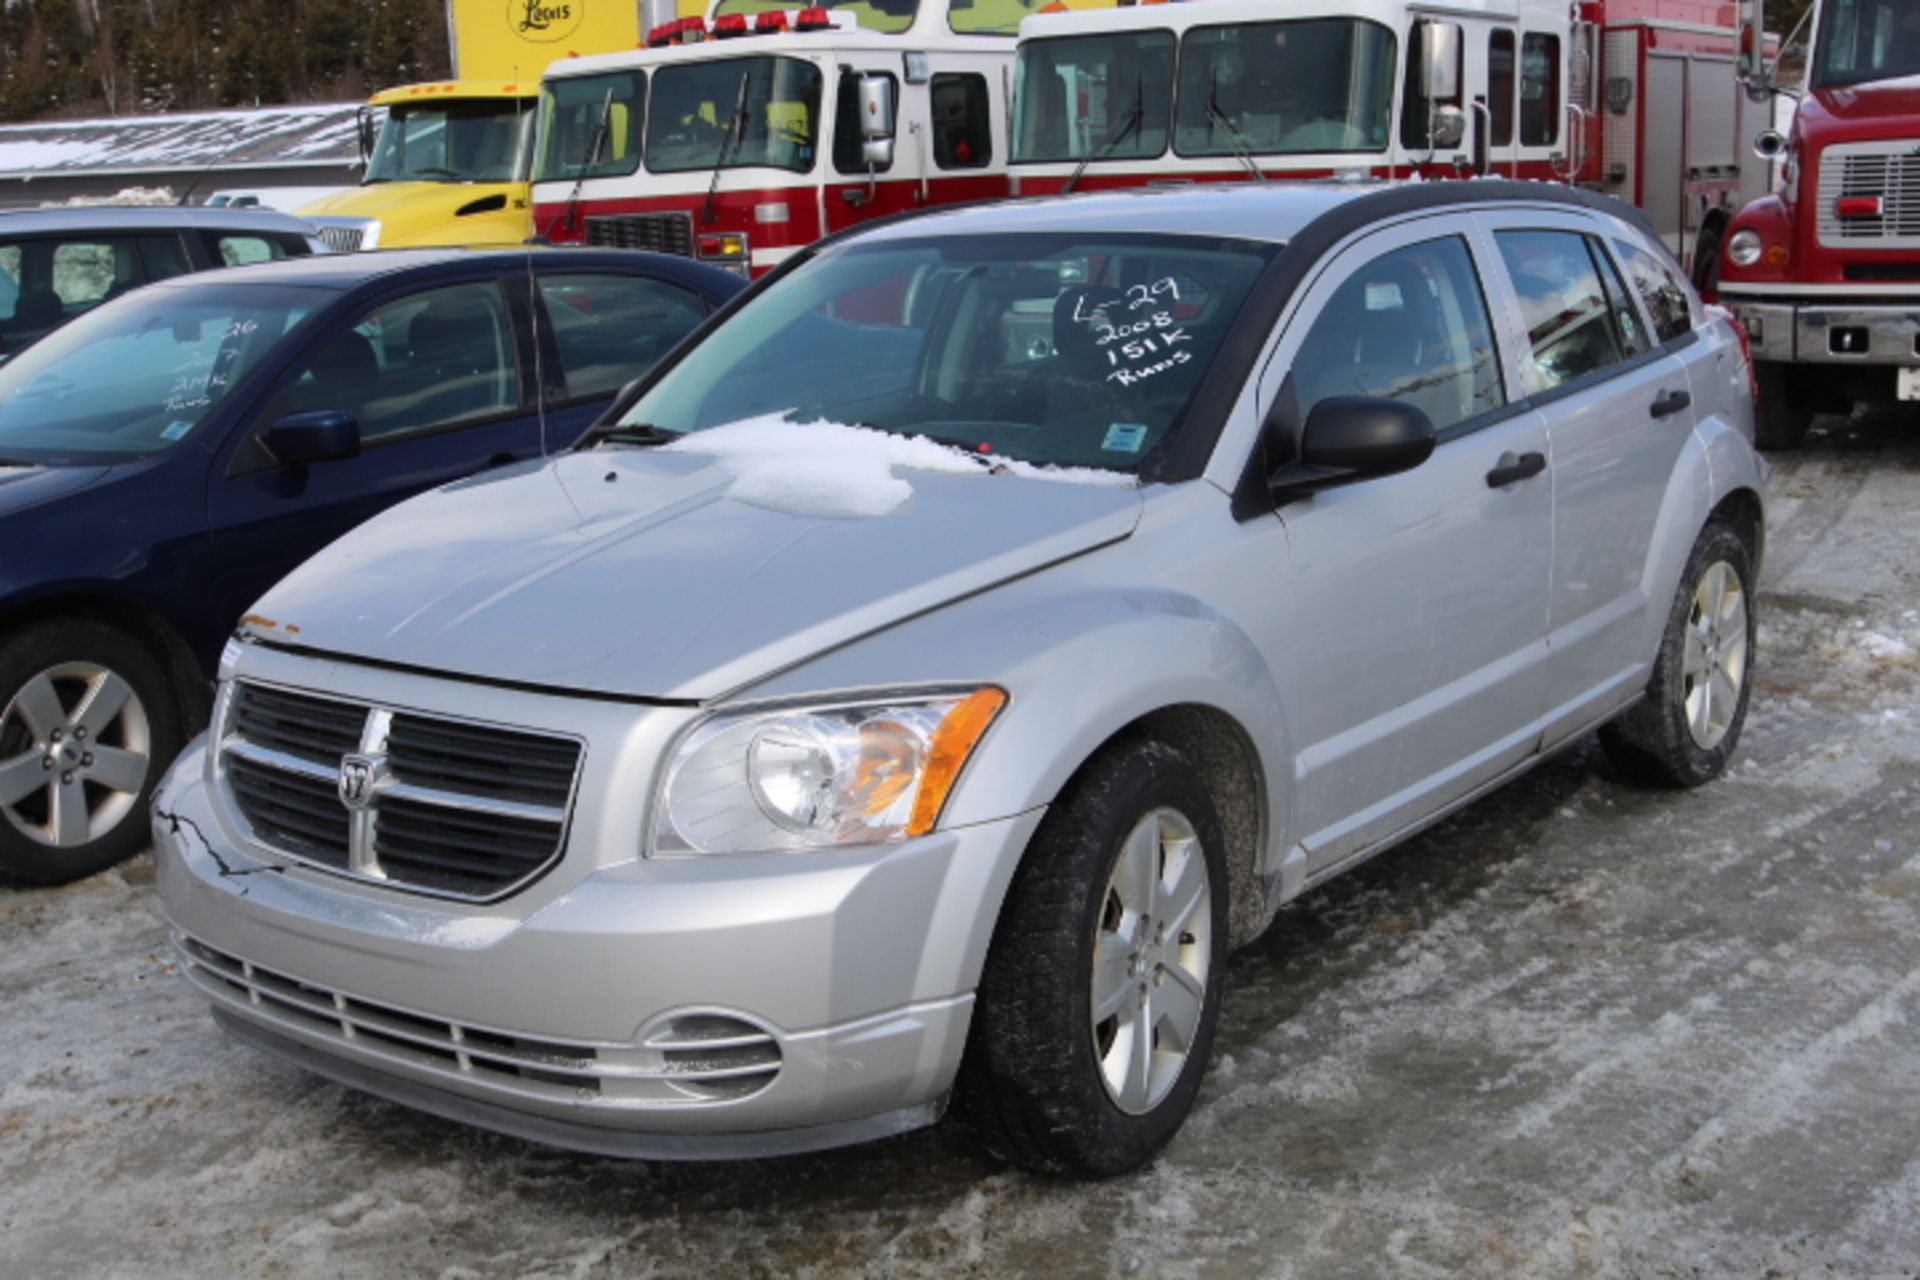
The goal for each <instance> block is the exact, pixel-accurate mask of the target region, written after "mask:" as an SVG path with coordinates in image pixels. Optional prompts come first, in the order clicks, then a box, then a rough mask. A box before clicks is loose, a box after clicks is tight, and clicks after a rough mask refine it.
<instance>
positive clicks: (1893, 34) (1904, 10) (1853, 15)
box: [1813, 0, 1920, 88]
mask: <svg viewBox="0 0 1920 1280" xmlns="http://www.w3.org/2000/svg"><path fill="white" fill-rule="evenodd" d="M1911 75H1920V4H1916V3H1914V0H1827V2H1826V3H1825V4H1824V5H1822V6H1821V7H1820V32H1819V36H1818V37H1817V40H1816V52H1815V54H1814V68H1813V83H1814V87H1815V88H1825V87H1827V86H1829V85H1843V84H1860V83H1862V82H1864V81H1867V80H1891V79H1893V78H1894V77H1895V76H1911Z"/></svg>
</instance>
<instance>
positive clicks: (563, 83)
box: [534, 0, 1027, 275]
mask: <svg viewBox="0 0 1920 1280" xmlns="http://www.w3.org/2000/svg"><path fill="white" fill-rule="evenodd" d="M1026 12H1027V10H1026V9H1025V8H1023V7H1020V5H1019V3H1018V0H972V2H969V3H963V2H962V0H951V2H950V0H858V3H853V2H851V0H843V3H841V4H840V6H839V7H838V8H835V7H829V6H825V5H823V6H818V7H813V8H806V9H798V10H791V9H779V8H773V7H769V4H768V0H717V3H716V4H715V5H714V6H713V9H712V11H711V13H710V14H709V16H707V17H705V18H688V19H684V20H681V21H677V22H672V23H668V24H666V25H664V26H662V27H657V28H655V29H654V30H653V31H651V32H650V33H649V34H648V39H647V45H648V47H647V48H645V49H639V50H634V51H632V52H628V53H618V54H603V55H599V56H595V57H585V58H567V59H563V60H561V61H560V62H558V63H555V64H554V65H553V66H551V67H550V68H549V69H548V70H547V73H546V76H545V78H544V80H543V82H542V84H541V92H540V117H539V125H538V141H537V143H536V160H535V169H534V184H535V185H534V227H535V231H536V233H537V234H539V235H542V236H545V237H546V238H547V239H548V240H551V241H553V242H555V243H561V244H594V245H615V246H620V247H625V248H639V249H653V250H658V251H664V252H668V253H680V254H686V255H688V256H691V257H697V258H702V259H705V260H707V261H710V262H714V263H717V264H719V265H722V266H725V267H728V268H730V269H733V270H737V271H740V272H742V273H751V274H755V275H757V274H759V273H761V272H764V271H766V270H768V269H770V268H771V267H773V266H774V265H775V264H776V263H778V262H780V261H781V260H783V259H784V258H786V257H787V256H788V255H790V254H792V253H793V252H794V251H795V250H796V249H798V248H801V247H802V246H804V245H807V244H811V243H812V242H813V241H815V240H817V239H819V238H820V237H821V236H823V235H827V234H829V233H831V232H834V231H838V230H840V229H841V228H843V227H847V226H851V225H853V224H854V223H857V222H860V221H863V220H866V219H869V218H874V217H879V216H881V215H884V214H889V213H896V212H899V211H901V210H904V209H911V208H916V207H919V206H923V205H928V204H944V203H951V202H954V201H960V200H972V199H979V198H982V197H988V196H998V195H1005V194H1006V192H1007V176H1006V159H1007V156H1006V136H1007V129H1006V110H1007V96H1008V82H1007V76H1008V72H1009V70H1010V68H1011V65H1012V61H1013V52H1014V40H1013V37H1014V35H1015V34H1016V29H1017V24H1018V22H1019V19H1020V17H1021V16H1022V15H1023V14H1024V13H1026ZM856 16H857V21H856Z"/></svg>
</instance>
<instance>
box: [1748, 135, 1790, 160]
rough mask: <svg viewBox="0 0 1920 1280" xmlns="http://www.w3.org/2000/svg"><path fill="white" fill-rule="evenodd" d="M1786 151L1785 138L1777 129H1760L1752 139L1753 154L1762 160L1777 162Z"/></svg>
mask: <svg viewBox="0 0 1920 1280" xmlns="http://www.w3.org/2000/svg"><path fill="white" fill-rule="evenodd" d="M1786 151H1787V137H1786V135H1785V134H1783V133H1781V132H1780V131H1779V130H1778V129H1762V130H1761V131H1760V132H1759V133H1757V134H1755V135H1754V137H1753V154H1755V155H1757V156H1759V157H1760V158H1761V159H1762V160H1777V159H1779V158H1780V157H1781V156H1783V155H1785V154H1786Z"/></svg>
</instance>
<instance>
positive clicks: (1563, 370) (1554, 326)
mask: <svg viewBox="0 0 1920 1280" xmlns="http://www.w3.org/2000/svg"><path fill="white" fill-rule="evenodd" d="M1494 239H1495V240H1496V241H1497V242H1498V243H1499V245H1500V256H1501V257H1502V258H1503V259H1504V260H1505V261H1506V264H1507V274H1508V275H1509V276H1510V277H1511V278H1512V280H1513V287H1514V291H1515V292H1516V293H1517V294H1519V296H1520V315H1521V318H1522V319H1523V320H1524V321H1525V323H1526V326H1527V340H1528V342H1529V343H1530V344H1531V345H1532V347H1533V363H1534V368H1535V369H1537V370H1538V371H1539V374H1540V381H1541V383H1542V385H1543V387H1544V388H1545V389H1548V390H1551V389H1552V388H1554V387H1557V386H1559V385H1561V384H1562V383H1566V382H1571V381H1573V380H1574V379H1575V378H1580V377H1584V376H1586V375H1587V374H1590V373H1594V372H1596V371H1598V370H1600V369H1604V368H1606V367H1607V366H1608V365H1610V364H1614V363H1617V362H1618V361H1619V360H1620V359H1622V357H1623V354H1624V353H1623V351H1622V349H1621V335H1620V332H1619V329H1618V328H1617V324H1616V319H1615V317H1614V314H1613V308H1612V307H1611V306H1610V305H1609V301H1608V297H1607V290H1606V287H1605V286H1604V285H1602V284H1601V282H1600V276H1599V273H1598V272H1597V271H1596V270H1595V269H1594V260H1593V255H1592V253H1591V252H1589V250H1588V243H1589V241H1588V237H1586V236H1583V235H1578V234H1576V233H1574V232H1570V231H1500V232H1496V233H1495V234H1494Z"/></svg>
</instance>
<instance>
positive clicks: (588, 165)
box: [564, 88, 613, 231]
mask: <svg viewBox="0 0 1920 1280" xmlns="http://www.w3.org/2000/svg"><path fill="white" fill-rule="evenodd" d="M612 118H613V90H612V88H608V90H607V96H606V97H605V98H604V99H602V100H601V102H600V123H598V124H596V125H594V126H593V140H592V141H591V142H589V143H588V144H587V158H586V161H585V162H584V163H582V164H581V166H580V173H579V175H578V176H577V177H575V178H574V180H573V190H572V191H570V192H568V193H567V211H566V215H565V218H564V222H565V225H566V228H567V230H569V231H572V230H574V229H575V226H576V223H575V220H574V215H575V214H576V213H577V212H578V211H579V209H580V188H581V187H583V186H585V185H586V182H587V175H588V174H589V173H592V172H593V170H594V167H595V166H596V165H598V164H599V163H600V152H601V151H602V150H603V149H604V148H605V147H606V145H607V128H608V125H609V123H610V122H611V120H612Z"/></svg>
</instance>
